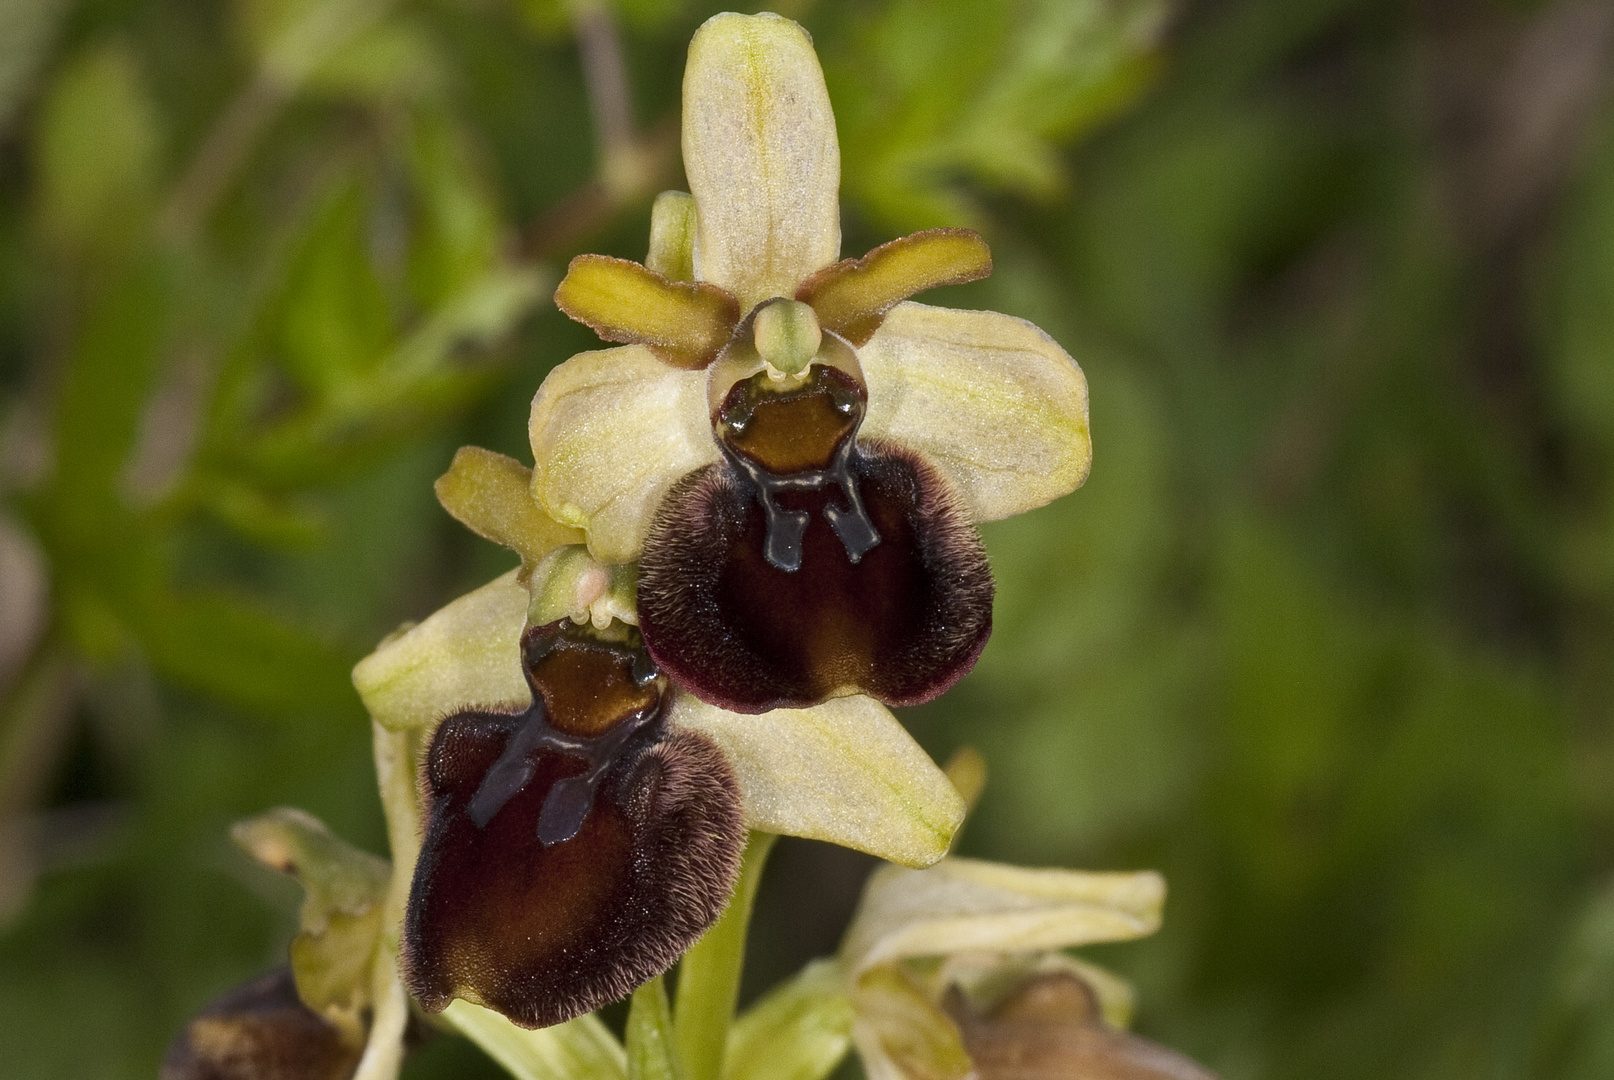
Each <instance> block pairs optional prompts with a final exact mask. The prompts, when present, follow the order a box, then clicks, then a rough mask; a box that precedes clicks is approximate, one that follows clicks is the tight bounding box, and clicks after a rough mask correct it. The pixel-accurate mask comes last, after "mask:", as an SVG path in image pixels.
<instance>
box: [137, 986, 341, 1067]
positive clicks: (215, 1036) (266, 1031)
mask: <svg viewBox="0 0 1614 1080" xmlns="http://www.w3.org/2000/svg"><path fill="white" fill-rule="evenodd" d="M361 1049H362V1048H361V1047H360V1046H357V1045H352V1044H350V1043H349V1042H348V1041H346V1040H344V1039H343V1038H342V1034H341V1032H340V1031H339V1030H338V1029H337V1028H336V1027H335V1026H334V1025H332V1024H330V1023H328V1022H327V1021H326V1020H325V1019H324V1018H323V1017H321V1016H320V1015H319V1014H318V1013H316V1012H314V1011H313V1010H311V1009H309V1008H308V1007H307V1006H306V1005H304V1004H303V1003H302V1001H301V1000H300V999H299V998H298V997H297V986H296V983H295V982H294V981H293V980H292V976H291V968H289V967H283V968H278V969H276V970H275V971H272V972H270V973H269V974H267V975H264V976H262V977H260V978H257V979H254V980H252V981H251V982H249V983H246V984H244V985H242V986H238V987H236V988H235V989H233V990H230V991H228V992H227V993H225V994H223V995H222V996H220V997H218V998H216V999H215V1000H213V1001H212V1002H210V1003H209V1004H208V1005H207V1007H206V1008H205V1009H203V1010H202V1012H201V1013H200V1014H198V1015H197V1016H196V1018H195V1019H193V1020H192V1021H191V1022H190V1023H189V1024H187V1025H186V1026H185V1030H183V1031H181V1032H180V1033H179V1037H178V1038H176V1039H175V1040H174V1042H173V1044H172V1045H171V1046H169V1048H168V1053H167V1055H166V1056H165V1057H164V1058H163V1063H162V1069H161V1071H160V1072H159V1074H158V1075H159V1076H160V1077H161V1080H345V1078H346V1077H349V1076H352V1075H353V1070H354V1068H355V1066H357V1065H358V1063H359V1053H360V1050H361Z"/></svg>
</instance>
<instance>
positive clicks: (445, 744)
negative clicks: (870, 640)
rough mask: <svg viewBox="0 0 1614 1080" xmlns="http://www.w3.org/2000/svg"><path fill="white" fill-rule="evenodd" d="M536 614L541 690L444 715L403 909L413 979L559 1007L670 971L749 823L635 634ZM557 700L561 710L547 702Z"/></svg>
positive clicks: (553, 1014)
mask: <svg viewBox="0 0 1614 1080" xmlns="http://www.w3.org/2000/svg"><path fill="white" fill-rule="evenodd" d="M614 628H615V629H616V630H617V633H616V634H615V636H614V637H610V638H602V636H601V635H600V634H599V633H598V632H596V631H594V630H593V629H592V628H590V627H586V626H576V625H573V624H571V623H570V622H568V621H564V620H563V621H562V622H559V623H552V624H549V625H548V626H543V627H533V628H529V629H528V630H527V631H526V633H525V634H524V635H523V642H522V645H523V657H524V660H525V663H526V670H527V676H528V682H529V685H530V686H531V688H532V692H533V704H532V705H531V706H530V707H529V708H527V709H525V710H523V711H521V712H511V713H501V712H494V711H485V710H467V711H464V712H460V713H456V714H455V715H453V716H450V717H449V718H447V719H446V720H444V721H443V723H442V724H441V725H440V726H439V727H438V730H437V732H436V734H435V736H434V737H433V739H432V743H431V747H430V750H429V752H428V755H427V760H426V768H425V780H426V783H425V787H426V796H427V800H426V801H427V812H428V819H427V825H426V835H425V839H424V842H423V844H422V848H421V854H420V859H419V861H418V862H417V864H416V869H415V878H414V882H413V885H412V888H411V891H410V898H409V907H408V910H407V912H406V915H405V920H404V958H405V970H406V973H407V975H408V978H409V984H410V989H411V990H412V991H413V992H414V994H415V996H416V997H417V998H418V999H419V1000H420V1002H421V1004H422V1005H423V1006H425V1007H426V1008H427V1009H430V1010H437V1009H441V1008H443V1007H444V1006H446V1005H447V1004H448V1002H449V1001H450V1000H452V999H453V998H455V997H464V998H467V999H469V1000H471V1001H475V1002H477V1003H479V1004H483V1005H486V1006H488V1007H489V1008H492V1009H495V1010H497V1011H499V1012H501V1013H503V1014H504V1015H506V1016H507V1017H509V1018H510V1019H511V1020H512V1021H514V1022H515V1023H517V1024H521V1025H523V1026H526V1027H541V1026H545V1025H548V1024H555V1023H560V1022H562V1021H564V1020H568V1019H571V1018H572V1017H574V1016H578V1015H581V1014H582V1013H584V1012H587V1011H589V1010H591V1009H594V1008H597V1007H598V1006H600V1005H602V1004H605V1003H607V1002H609V1001H612V1000H614V999H615V998H618V997H621V996H622V995H623V994H625V993H627V992H628V991H629V990H631V989H632V988H633V987H634V986H636V985H638V984H639V983H641V982H643V981H644V980H646V979H648V978H651V977H652V976H654V975H656V974H658V973H660V972H661V971H663V970H665V969H666V968H667V967H668V966H669V965H670V964H671V963H672V962H673V960H675V959H676V958H677V957H678V955H679V954H680V953H682V952H683V951H684V950H685V949H687V948H688V947H689V945H691V944H692V943H693V942H694V941H695V939H696V938H698V937H699V936H700V935H701V934H702V933H704V932H705V930H706V929H707V927H709V926H710V925H711V923H712V922H713V921H714V920H715V919H716V918H717V916H718V914H719V913H720V912H721V911H722V908H723V905H724V903H725V902H726V901H727V899H728V895H729V892H730V891H731V890H732V887H733V881H734V876H735V874H736V872H737V871H738V865H739V850H740V845H741V841H742V839H743V827H742V825H741V820H740V807H739V798H738V795H737V789H736V785H735V782H734V778H733V775H732V772H731V771H730V770H729V768H728V765H727V763H726V762H725V761H724V760H723V758H722V756H721V755H720V754H719V753H718V751H717V750H716V748H715V747H713V746H712V744H711V743H709V742H708V741H706V740H705V739H704V738H702V737H700V736H698V735H694V734H692V733H689V732H671V731H668V730H667V728H666V726H665V721H664V717H663V711H664V710H663V707H662V706H663V702H662V693H663V690H662V688H663V685H664V684H663V682H662V680H660V679H659V677H658V673H657V672H656V670H655V668H654V666H653V665H651V664H650V663H649V661H648V658H647V656H646V654H645V653H644V650H643V649H642V647H641V646H640V644H639V642H638V640H637V635H636V634H635V633H633V632H631V631H624V630H622V628H620V626H619V625H618V626H616V627H614ZM552 709H553V712H552V711H551V710H552Z"/></svg>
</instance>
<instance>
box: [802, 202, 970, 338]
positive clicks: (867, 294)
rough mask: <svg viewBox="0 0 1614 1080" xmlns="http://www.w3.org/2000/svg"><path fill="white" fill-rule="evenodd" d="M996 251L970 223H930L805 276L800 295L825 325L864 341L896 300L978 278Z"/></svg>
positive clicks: (846, 335) (836, 331)
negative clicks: (942, 226)
mask: <svg viewBox="0 0 1614 1080" xmlns="http://www.w3.org/2000/svg"><path fill="white" fill-rule="evenodd" d="M991 272H992V252H991V250H990V249H988V248H987V246H986V241H985V240H982V239H981V236H980V234H979V233H977V232H975V231H973V230H971V229H927V230H926V231H924V232H917V233H914V234H913V235H911V236H904V237H903V238H902V239H900V240H893V241H891V242H890V243H888V244H881V245H880V246H879V247H877V248H875V249H874V250H873V251H871V252H869V253H868V254H867V255H865V256H863V258H861V259H842V260H841V261H840V262H838V263H836V264H835V265H833V266H826V267H825V268H824V269H822V270H820V271H819V272H818V273H816V274H814V275H813V276H812V277H811V278H809V279H808V280H807V281H806V282H804V283H803V284H802V286H801V288H800V289H799V290H797V292H796V298H797V299H799V300H804V301H806V302H807V303H809V304H811V305H812V306H813V310H814V311H816V312H817V313H818V320H819V322H820V323H821V324H822V325H823V327H824V329H825V330H833V331H835V333H837V334H839V335H841V337H843V338H845V339H846V340H848V341H850V342H851V343H852V344H853V345H861V344H863V343H864V342H865V341H867V340H869V338H870V337H872V336H873V335H874V332H875V331H876V330H878V329H879V328H880V321H881V320H882V319H884V318H885V315H886V312H888V311H890V310H891V309H892V308H893V307H895V306H896V305H897V304H898V303H900V302H902V301H903V300H906V299H908V297H910V296H912V295H914V294H915V293H920V292H924V291H925V290H926V289H934V288H937V287H939V286H942V285H962V284H964V283H965V282H966V281H979V280H980V279H981V278H984V277H986V276H987V275H988V274H990V273H991Z"/></svg>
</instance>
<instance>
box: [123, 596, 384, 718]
mask: <svg viewBox="0 0 1614 1080" xmlns="http://www.w3.org/2000/svg"><path fill="white" fill-rule="evenodd" d="M139 618H140V623H139V625H138V626H137V627H136V631H135V632H136V634H137V635H138V637H139V639H140V643H141V645H142V646H144V648H145V650H146V653H147V655H149V656H150V657H151V661H152V663H153V664H154V665H155V666H156V667H157V668H158V670H159V671H161V672H162V673H163V674H164V675H166V676H167V677H169V678H171V679H173V680H174V681H175V682H178V683H180V684H182V685H185V686H189V687H192V688H193V689H196V690H200V691H202V692H204V693H207V694H210V695H212V696H214V697H217V698H220V699H222V700H225V701H229V702H233V703H235V704H237V705H241V706H245V707H247V708H251V709H256V710H260V711H265V712H279V713H287V712H302V711H305V710H313V711H319V712H331V713H336V714H339V715H340V714H343V713H346V714H352V713H354V712H356V711H357V702H355V701H354V700H353V691H352V687H351V685H350V683H349V681H348V667H349V665H350V663H351V661H350V660H349V659H348V658H347V657H345V656H343V655H342V654H341V653H340V652H338V651H337V650H336V649H333V648H331V647H329V646H327V645H325V644H324V643H323V642H321V641H320V640H319V639H317V638H315V637H314V636H313V635H311V634H309V633H307V632H305V631H303V630H300V629H298V628H297V627H295V626H293V625H292V624H291V623H288V622H286V621H285V620H283V619H280V618H278V617H276V616H274V615H272V614H270V613H269V612H268V611H266V610H265V609H263V608H262V607H261V606H259V605H258V604H257V603H256V602H254V601H252V600H250V599H248V598H246V597H244V596H234V595H230V594H227V593H224V592H202V591H192V592H179V593H161V594H159V595H157V596H156V597H154V598H152V600H151V601H150V602H149V604H148V605H147V606H146V607H145V609H144V610H143V611H141V612H140V613H139Z"/></svg>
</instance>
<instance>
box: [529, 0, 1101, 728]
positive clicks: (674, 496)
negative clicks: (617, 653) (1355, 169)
mask: <svg viewBox="0 0 1614 1080" xmlns="http://www.w3.org/2000/svg"><path fill="white" fill-rule="evenodd" d="M683 140H684V163H685V169H686V172H687V174H688V178H689V186H690V193H689V194H687V195H686V194H684V193H682V192H667V193H664V194H663V195H662V196H661V197H660V198H659V199H658V200H657V202H656V206H655V209H654V212H653V217H652V222H651V245H650V253H649V256H648V258H647V259H646V262H645V264H644V265H640V264H638V263H633V262H628V261H626V260H623V259H612V258H606V257H604V256H598V255H584V256H580V257H578V258H577V259H575V260H573V262H572V264H571V268H570V271H569V273H568V274H567V276H566V278H565V280H564V281H562V282H561V285H560V288H559V290H558V291H557V292H556V296H555V299H556V302H557V303H558V304H559V305H560V307H561V309H562V310H563V311H565V312H566V313H567V314H568V315H570V316H572V317H573V318H574V319H577V320H579V321H581V322H583V323H586V324H587V325H589V326H590V327H592V328H593V329H594V330H595V331H596V332H597V333H599V335H600V336H601V337H602V338H604V339H605V340H607V341H613V342H621V343H623V345H622V347H620V348H614V349H607V350H604V351H600V352H588V353H583V354H581V355H578V356H575V357H573V358H572V359H570V360H569V361H567V362H566V363H564V364H562V365H560V366H559V367H558V368H556V369H555V371H554V372H552V373H551V374H550V376H549V378H548V379H546V380H545V381H544V384H543V386H542V387H541V388H540V389H539V391H538V395H537V397H536V398H535V399H534V401H533V407H532V417H531V422H530V430H529V434H530V436H531V441H532V451H533V456H534V460H535V461H536V463H537V464H536V467H535V468H534V471H533V476H532V492H533V495H534V497H535V498H536V500H537V503H538V505H539V506H540V507H541V508H542V509H543V511H544V512H545V513H546V514H547V516H548V517H549V518H551V519H553V520H555V521H558V522H561V523H564V524H566V525H568V526H572V527H575V528H577V529H579V530H581V531H582V533H583V534H584V535H585V536H586V540H587V544H588V548H589V550H590V552H591V553H592V554H593V555H594V556H595V557H597V558H599V559H600V560H601V561H602V562H605V563H613V564H615V563H628V562H633V561H636V560H638V561H640V571H639V586H638V613H639V625H640V628H641V630H642V631H643V634H644V641H645V646H646V648H647V649H648V650H649V653H650V655H651V657H652V658H654V660H655V662H656V663H657V665H658V666H659V667H660V668H661V669H662V670H663V671H665V672H666V673H667V674H668V676H669V677H671V679H672V680H673V681H674V682H675V683H677V684H678V685H679V686H680V687H682V688H683V689H685V690H687V691H689V692H690V693H692V694H694V695H695V696H696V697H698V698H700V699H701V700H703V701H706V702H709V703H711V704H713V705H717V706H720V707H722V708H725V709H729V710H733V711H737V712H748V713H754V712H764V711H767V710H769V709H776V708H784V707H788V708H799V707H803V706H808V705H813V704H817V703H818V702H820V701H823V700H825V699H826V698H830V697H835V696H842V695H847V694H856V693H862V694H868V695H871V696H873V697H876V698H878V699H880V700H881V701H883V702H885V703H887V704H893V705H900V704H916V703H919V702H922V701H927V700H930V699H931V698H933V697H935V696H936V695H938V694H940V693H941V692H943V691H944V690H946V689H947V688H948V687H950V686H951V685H952V684H953V683H955V682H956V681H957V680H958V679H959V678H961V677H962V676H963V675H964V673H965V672H967V671H968V670H969V668H970V667H971V666H972V665H973V664H974V662H975V658H976V657H977V655H978V654H979V653H980V650H981V648H982V647H983V646H984V645H985V643H986V639H987V636H988V634H989V633H990V630H991V603H992V579H991V573H990V570H989V568H988V566H987V562H986V556H985V552H984V550H983V548H982V546H981V542H980V539H979V537H978V536H977V535H976V533H975V531H974V529H973V528H972V527H971V522H975V521H989V520H994V519H997V518H1002V517H1007V516H1009V515H1012V514H1018V513H1021V512H1023V511H1026V510H1030V509H1033V508H1035V507H1038V506H1041V505H1043V504H1044V503H1047V502H1049V501H1051V500H1052V499H1054V498H1057V497H1058V496H1060V495H1063V494H1065V493H1067V492H1069V491H1071V490H1072V489H1074V488H1076V487H1077V486H1079V485H1080V484H1081V483H1082V481H1083V480H1084V479H1085V478H1086V476H1087V469H1088V464H1089V461H1090V458H1091V447H1090V443H1089V438H1088V428H1087V384H1086V382H1085V380H1084V379H1083V376H1082V373H1081V370H1080V369H1079V368H1078V367H1077V366H1076V364H1075V362H1074V361H1073V360H1072V359H1071V358H1070V357H1069V356H1068V355H1067V354H1066V353H1065V352H1064V350H1063V349H1061V348H1060V347H1059V346H1058V344H1056V343H1055V342H1054V341H1053V340H1052V339H1051V338H1049V337H1048V336H1047V335H1046V334H1044V333H1043V332H1042V331H1040V330H1038V329H1037V328H1036V327H1035V326H1032V325H1031V324H1030V323H1027V322H1025V321H1023V320H1020V319H1016V318H1012V317H1010V316H1008V315H1000V314H996V313H993V312H981V311H954V310H948V309H944V308H935V307H927V306H924V305H920V304H915V303H911V302H908V301H907V297H909V296H911V295H913V294H914V293H917V292H920V291H922V290H925V289H929V288H932V287H934V286H938V285H948V284H958V283H962V282H967V281H972V280H975V279H977V278H980V277H984V276H985V275H986V274H988V273H990V271H991V257H990V254H989V252H988V250H987V247H986V244H985V242H984V241H982V239H981V238H980V237H979V236H977V235H976V234H974V233H973V232H970V231H969V230H966V229H936V230H931V231H928V232H922V233H916V234H914V235H912V236H908V237H905V238H903V239H900V240H896V241H893V242H891V243H888V244H885V245H883V246H881V247H878V248H876V249H875V250H874V251H872V252H870V253H869V254H868V255H867V256H865V257H863V258H861V259H846V260H841V261H837V259H838V256H839V252H840V214H839V206H838V202H837V195H838V188H839V184H840V154H839V149H838V146H837V144H836V135H835V118H834V115H833V113H832V112H831V111H830V105H829V97H828V94H827V91H826V90H825V86H824V79H823V74H822V72H821V71H820V69H819V65H818V59H817V57H816V56H815V55H814V53H813V49H812V44H811V42H810V40H809V39H808V37H807V34H806V32H805V31H803V30H802V29H801V27H799V26H797V25H796V24H795V23H793V22H790V21H789V20H787V19H783V18H780V17H778V16H775V15H767V14H764V15H756V16H743V15H732V14H730V15H719V16H716V17H715V18H713V19H711V20H709V21H708V22H707V23H706V24H705V25H704V26H702V27H701V29H700V30H699V31H698V32H697V33H696V35H695V38H694V41H693V42H692V43H691V45H690V50H689V63H688V66H687V67H686V69H685V74H684V126H683Z"/></svg>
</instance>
